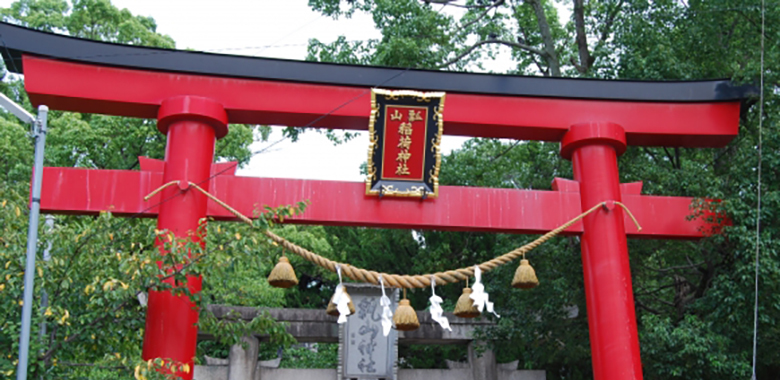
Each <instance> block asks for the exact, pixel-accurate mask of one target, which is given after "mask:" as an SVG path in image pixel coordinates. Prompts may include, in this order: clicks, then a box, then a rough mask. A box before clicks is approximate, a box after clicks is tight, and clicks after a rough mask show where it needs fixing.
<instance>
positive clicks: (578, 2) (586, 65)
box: [572, 0, 591, 74]
mask: <svg viewBox="0 0 780 380" xmlns="http://www.w3.org/2000/svg"><path fill="white" fill-rule="evenodd" d="M574 29H575V31H576V38H575V39H576V42H577V51H578V52H579V55H580V64H579V65H577V64H575V65H574V67H575V68H577V71H579V72H580V73H582V74H585V73H587V72H588V70H589V69H590V64H591V61H590V51H588V35H587V34H586V33H585V0H574ZM572 61H573V59H572ZM572 63H573V62H572Z"/></svg>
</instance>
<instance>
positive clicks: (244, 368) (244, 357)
mask: <svg viewBox="0 0 780 380" xmlns="http://www.w3.org/2000/svg"><path fill="white" fill-rule="evenodd" d="M244 346H245V347H246V348H244ZM259 351H260V341H259V340H257V338H255V337H254V336H245V337H243V338H241V343H239V344H234V345H233V346H231V347H230V356H228V358H229V359H230V362H229V363H228V380H254V379H255V368H257V354H258V352H259Z"/></svg>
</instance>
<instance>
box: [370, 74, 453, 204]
mask: <svg viewBox="0 0 780 380" xmlns="http://www.w3.org/2000/svg"><path fill="white" fill-rule="evenodd" d="M443 112H444V93H443V92H417V91H407V90H399V91H390V90H382V89H372V90H371V117H370V118H369V126H368V130H369V149H368V171H367V172H368V176H367V178H366V194H367V195H376V196H395V197H419V198H429V197H430V198H435V197H437V196H438V195H439V169H440V167H441V148H440V145H441V136H442V131H443V129H444V115H443Z"/></svg>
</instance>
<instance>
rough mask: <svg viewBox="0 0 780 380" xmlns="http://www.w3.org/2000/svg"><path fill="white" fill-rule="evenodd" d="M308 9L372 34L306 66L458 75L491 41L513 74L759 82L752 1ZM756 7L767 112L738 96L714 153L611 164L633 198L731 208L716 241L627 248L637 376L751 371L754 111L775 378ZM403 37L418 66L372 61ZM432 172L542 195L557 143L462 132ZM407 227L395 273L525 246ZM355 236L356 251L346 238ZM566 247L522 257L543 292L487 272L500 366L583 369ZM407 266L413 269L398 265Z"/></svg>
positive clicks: (774, 100)
mask: <svg viewBox="0 0 780 380" xmlns="http://www.w3.org/2000/svg"><path fill="white" fill-rule="evenodd" d="M556 4H557V5H558V6H555V5H556ZM310 5H311V6H312V8H313V9H315V10H319V11H321V12H322V13H323V14H325V15H328V16H332V17H349V16H350V15H352V14H354V13H355V12H367V13H370V14H371V15H372V16H373V17H374V20H375V24H376V26H377V28H378V29H380V31H381V32H382V38H381V39H379V40H371V41H365V42H355V41H352V42H346V40H344V39H340V40H337V41H336V42H334V43H332V44H323V43H321V42H320V41H317V40H314V41H312V43H311V44H310V48H309V59H313V60H322V61H333V62H343V63H362V64H374V65H389V66H398V67H410V68H440V67H447V68H452V69H456V70H464V69H473V68H480V63H484V62H486V61H487V60H489V59H490V58H491V57H492V54H495V52H496V47H497V46H506V47H509V48H510V49H511V52H512V57H513V59H514V61H515V63H516V64H517V66H516V69H515V70H512V71H511V72H512V73H523V74H534V73H536V74H542V75H552V76H580V77H583V76H584V77H598V78H609V79H645V80H681V79H682V80H694V79H703V78H731V79H732V80H733V81H735V82H736V83H737V84H741V83H749V84H753V85H757V84H758V82H759V76H760V70H759V69H760V53H761V50H760V35H761V25H762V22H761V13H760V12H761V9H760V6H759V4H758V3H757V2H744V1H738V0H716V1H707V2H704V1H685V2H680V1H673V0H662V1H623V0H616V1H608V0H604V1H600V0H591V1H585V0H571V1H559V2H552V1H544V0H539V1H535V0H525V1H489V0H488V1H465V2H463V1H457V2H456V1H450V0H440V1H416V2H415V1H405V2H399V3H398V5H395V6H389V5H387V4H386V3H385V2H383V1H381V0H357V1H340V0H311V1H310ZM561 5H562V6H566V7H570V8H569V9H570V10H572V13H571V18H570V19H569V20H561V19H560V18H559V15H560V14H559V13H558V10H559V9H560V6H561ZM766 5H767V7H766V28H767V29H766V42H765V46H766V51H765V59H764V62H765V65H766V70H765V71H764V74H765V78H764V83H765V84H766V87H765V88H764V93H765V95H766V100H765V103H764V107H765V108H764V113H763V114H759V112H758V106H757V104H756V103H757V101H758V99H757V98H750V99H747V100H746V101H745V102H744V104H743V105H742V112H741V126H740V136H739V137H738V138H736V139H735V140H734V141H733V142H732V143H730V144H729V145H728V146H726V147H724V148H720V149H687V148H662V147H630V148H629V149H628V151H627V152H626V153H625V154H624V155H623V156H622V157H621V159H620V162H619V165H620V173H621V180H622V181H623V182H631V181H643V183H644V189H643V192H644V193H646V194H658V195H670V196H675V195H676V196H693V197H703V198H710V199H712V198H715V199H722V200H723V201H722V202H720V203H716V204H713V205H710V206H708V207H715V209H716V212H723V213H725V214H726V215H728V216H729V219H730V223H731V225H730V226H728V227H727V228H725V230H724V231H723V232H724V233H723V234H722V235H718V236H712V237H710V238H708V239H705V240H702V241H698V242H682V241H642V242H636V241H631V242H629V251H630V252H631V257H630V259H631V268H632V273H633V279H632V280H633V286H634V289H635V300H636V305H637V316H638V326H639V332H640V343H641V347H642V355H643V363H644V371H645V377H646V378H687V379H694V378H695V379H704V378H707V379H731V378H738V377H743V378H747V377H748V376H749V375H750V363H751V359H752V327H753V308H752V300H753V295H754V291H753V286H754V283H753V278H754V270H755V266H754V254H755V252H756V250H755V244H756V242H755V239H756V217H757V213H756V205H757V202H758V199H757V193H758V190H759V189H758V187H757V179H756V173H757V169H758V160H757V158H758V154H757V153H758V152H757V150H756V147H757V146H758V143H759V130H758V125H759V120H762V121H763V132H762V133H763V149H762V151H761V154H762V158H763V175H762V178H761V180H762V182H763V185H762V187H761V199H762V203H763V207H762V213H761V226H762V228H761V230H760V232H759V235H758V237H759V238H760V242H761V243H760V248H761V263H762V264H761V268H760V270H759V274H760V276H761V277H760V278H761V280H760V283H759V294H760V300H759V317H760V320H759V335H758V350H757V352H758V360H757V364H758V368H757V376H758V378H759V379H769V378H772V376H773V374H774V373H776V372H777V370H778V368H780V357H778V355H776V354H775V352H776V350H775V349H773V347H775V346H776V345H777V344H778V342H777V339H776V336H777V334H776V333H777V329H776V328H775V326H777V325H778V323H777V321H778V318H780V313H778V309H777V308H776V307H774V306H773V305H777V304H778V301H780V300H778V299H777V297H778V296H777V294H778V292H777V290H778V289H776V288H777V286H778V285H777V284H780V270H778V269H780V268H778V266H777V265H776V261H777V260H775V258H776V256H777V254H778V248H779V247H778V245H777V243H776V242H777V241H778V237H777V236H776V235H777V234H776V232H775V231H777V230H778V228H777V227H780V225H778V222H780V220H778V218H777V215H776V214H777V213H775V212H773V210H775V209H777V206H778V204H777V202H778V198H780V197H779V196H778V194H779V193H778V188H777V186H776V185H775V184H776V183H777V182H778V179H779V178H777V175H778V172H777V171H776V170H774V169H772V168H774V167H775V166H776V165H775V163H777V162H778V161H780V156H778V153H777V152H778V149H777V148H778V146H777V145H778V141H780V139H778V132H777V118H776V117H774V116H773V115H776V114H777V113H778V106H779V104H778V96H777V94H778V93H779V91H778V86H780V80H779V79H778V74H777V73H778V72H780V68H778V67H777V62H780V59H778V58H780V56H778V53H780V48H779V47H778V44H777V43H776V42H777V39H778V36H780V32H778V29H777V25H779V24H778V21H780V20H778V19H780V11H779V10H780V8H778V7H776V6H775V5H776V4H774V3H772V2H769V3H767V4H766ZM415 7H416V8H415ZM410 9H413V10H410ZM434 13H438V14H439V15H440V16H442V15H448V16H450V17H419V16H418V17H417V20H416V22H415V23H408V25H400V24H402V23H387V22H384V21H383V20H396V19H401V17H403V15H406V14H415V15H420V14H434ZM434 30H435V31H442V32H440V33H437V32H431V31H434ZM464 36H467V37H465V38H464ZM415 38H416V39H419V40H420V41H417V42H416V45H414V46H412V45H409V48H412V49H414V48H419V49H420V51H418V53H419V54H420V56H421V59H419V60H412V61H411V62H410V61H408V60H404V59H405V57H407V56H408V54H407V52H406V51H402V52H398V53H397V54H398V55H397V56H395V55H393V56H392V57H390V56H389V55H386V54H383V52H384V51H388V50H390V49H392V47H393V46H397V44H399V43H401V42H400V41H404V39H415ZM442 38H444V39H442ZM395 40H400V41H395ZM442 168H443V169H442V179H441V180H442V183H446V184H453V185H467V186H490V187H508V188H534V189H549V181H550V180H551V179H552V178H554V177H555V176H560V177H565V178H566V177H569V178H570V177H571V168H570V165H569V163H568V162H565V161H563V160H562V159H560V157H559V156H558V153H557V144H550V143H539V142H504V141H491V140H484V139H476V140H472V141H470V142H469V143H467V144H466V145H465V146H464V147H463V149H462V150H460V151H456V152H454V153H453V154H452V155H450V156H449V157H446V159H445V161H444V164H443V165H442ZM703 204H705V202H701V201H697V202H695V203H694V204H693V205H692V217H696V215H697V214H700V210H699V209H698V208H699V207H700V206H701V205H703ZM337 233H338V234H339V235H341V234H344V232H341V231H338V232H337ZM395 234H396V232H390V231H376V232H374V233H372V234H371V235H372V240H373V241H374V242H376V241H379V242H382V241H387V242H388V243H390V242H393V241H396V239H398V238H397V236H394V235H395ZM382 235H384V237H383V238H379V239H377V238H376V236H382ZM417 236H418V239H417V240H418V242H419V245H418V247H419V248H418V249H412V250H409V249H403V250H402V249H399V248H398V247H394V246H393V244H392V243H390V244H388V247H389V249H387V250H385V251H386V256H390V257H394V258H399V257H400V258H402V259H399V260H402V261H401V262H402V263H403V264H401V263H399V265H397V266H395V272H401V273H406V272H430V271H434V270H439V269H449V268H451V267H454V266H462V265H463V264H471V263H475V262H480V261H482V260H485V259H487V258H490V257H493V256H495V255H497V254H500V253H503V252H505V251H506V250H508V249H511V248H514V247H516V246H518V245H521V244H523V243H524V242H526V241H527V239H528V238H523V237H518V236H511V235H485V234H477V233H454V232H429V231H426V232H419V233H418V234H417ZM334 240H335V239H334ZM400 241H403V240H400ZM352 244H355V245H357V246H362V244H361V241H360V240H359V239H358V240H356V241H354V242H353V243H352ZM578 245H579V244H578V239H577V238H574V237H565V238H558V239H554V240H553V241H551V242H548V243H547V244H545V245H544V246H543V247H541V248H540V249H537V250H536V251H534V252H533V253H532V255H531V256H530V259H531V261H532V263H533V264H534V266H535V267H536V269H537V273H538V274H539V276H540V280H541V281H542V286H540V287H539V288H537V289H535V290H533V291H531V292H506V291H504V289H506V287H507V284H506V281H507V280H506V279H507V278H511V272H512V271H513V270H514V268H501V269H499V270H497V271H495V272H491V273H489V274H488V275H487V276H486V279H485V280H486V283H487V287H488V291H491V293H490V294H491V298H495V300H496V304H497V305H498V306H499V307H500V310H499V312H500V314H501V315H502V316H503V318H501V319H500V320H499V321H498V325H497V327H496V328H494V329H488V330H485V331H483V332H482V334H483V335H482V336H483V337H485V338H489V339H492V340H493V344H494V345H495V346H496V348H497V349H498V350H497V352H498V355H499V360H500V361H501V360H512V359H519V360H520V363H521V367H523V368H536V369H545V370H546V371H547V376H548V378H550V379H580V378H584V379H586V378H591V377H592V374H591V365H590V350H589V343H588V333H587V331H588V330H587V326H588V324H587V314H586V305H585V300H584V293H583V283H582V272H581V263H580V257H579V255H580V253H579V247H578ZM365 246H369V245H368V244H366V245H365ZM409 255H411V257H410V256H409ZM376 256H377V258H375V259H372V261H376V262H379V263H381V262H382V258H381V257H382V254H376ZM408 259H411V261H412V262H413V263H414V265H413V266H412V267H411V269H410V266H409V265H408V264H407V263H406V260H408ZM453 264H454V265H453ZM372 267H373V266H372ZM383 269H386V268H383ZM437 291H439V289H437ZM441 292H442V293H443V294H444V295H445V299H448V300H454V299H456V298H457V296H458V295H459V290H457V289H452V290H451V289H442V290H441ZM412 297H413V298H414V297H417V295H412ZM419 298H422V299H420V300H417V302H416V303H417V306H418V307H420V306H422V307H424V305H425V297H424V296H423V297H419ZM413 302H415V300H414V299H413ZM429 355H433V356H435V355H438V354H429Z"/></svg>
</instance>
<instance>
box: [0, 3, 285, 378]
mask: <svg viewBox="0 0 780 380" xmlns="http://www.w3.org/2000/svg"><path fill="white" fill-rule="evenodd" d="M0 15H1V17H2V19H3V21H6V22H12V23H16V24H20V25H24V26H27V27H33V28H36V29H41V30H46V31H51V32H57V33H64V34H69V35H72V36H77V37H82V38H90V39H98V40H103V41H110V42H116V43H125V44H136V45H147V46H156V47H162V48H173V47H174V42H173V40H172V39H171V38H170V37H168V36H165V35H161V34H159V33H157V31H156V27H157V26H156V24H155V22H154V20H153V19H151V18H148V17H139V16H134V15H132V14H131V13H130V12H129V11H128V10H126V9H122V10H120V9H118V8H116V7H115V6H113V5H112V4H111V3H110V1H108V0H75V1H73V2H67V1H58V0H22V1H18V2H15V3H13V4H12V5H11V6H10V7H9V8H6V9H1V10H0ZM0 90H2V91H3V93H4V94H6V95H7V96H9V97H10V98H12V99H13V100H15V101H16V102H18V103H20V104H23V105H24V106H26V107H27V108H28V110H30V111H31V112H32V111H33V110H32V106H31V104H30V102H29V100H28V98H27V96H26V93H25V91H24V88H23V82H22V81H21V80H19V79H18V77H15V76H7V77H6V81H5V82H3V83H2V84H0ZM49 115H50V116H49V134H48V141H47V143H48V144H47V145H48V146H47V150H46V157H45V165H47V166H66V167H67V166H74V167H83V168H97V169H125V170H128V169H138V167H139V162H138V156H148V157H152V158H157V159H162V158H163V154H164V150H165V136H164V135H162V134H160V133H159V132H158V131H157V129H156V123H155V121H154V120H142V119H131V118H122V117H110V116H104V115H90V114H77V113H68V112H57V111H52V112H51V113H50V114H49ZM0 125H1V126H2V128H0V142H1V143H0V155H1V158H0V169H2V171H3V174H2V176H0V205H1V206H2V207H0V226H1V227H0V310H2V312H1V315H0V352H2V353H3V354H2V356H0V374H2V376H0V377H11V376H12V375H13V373H14V372H15V370H16V353H17V352H18V341H19V335H18V334H19V328H20V326H19V323H20V317H21V307H20V305H19V303H20V302H21V292H22V277H23V268H24V252H25V246H26V234H25V233H24V231H26V230H27V220H28V216H27V199H28V191H29V179H30V177H31V166H32V165H31V164H32V141H31V139H30V138H29V135H28V127H27V126H24V125H22V124H20V123H19V121H18V120H16V119H15V118H14V117H13V116H11V115H10V114H6V113H2V114H0ZM265 132H267V131H266V130H264V129H258V128H256V127H252V126H244V125H233V126H231V133H230V134H229V135H228V137H226V138H224V139H222V140H220V141H218V142H217V146H216V154H215V155H216V159H218V160H236V161H238V163H239V165H242V164H245V163H246V162H248V160H249V158H250V157H251V155H252V153H251V151H250V150H249V144H250V143H252V142H253V140H254V138H255V137H257V138H263V137H266V136H267V134H265ZM252 231H253V230H252V229H251V228H250V227H248V226H239V225H231V224H227V223H217V222H214V223H212V228H211V231H210V234H209V235H208V238H207V248H206V249H207V251H208V252H209V254H208V255H204V254H202V252H203V251H201V250H200V249H199V247H190V248H191V249H192V252H196V253H200V254H198V255H194V256H193V257H196V258H197V260H195V259H192V260H190V259H188V258H187V255H186V254H183V253H186V252H187V251H186V250H180V254H179V255H178V256H177V255H168V256H166V260H179V261H180V263H184V265H185V266H184V269H182V270H179V271H173V272H166V271H161V270H160V269H158V267H157V265H156V264H155V262H156V261H157V260H158V259H159V251H158V250H157V248H155V247H154V245H153V240H154V238H155V234H156V231H155V229H154V221H152V220H142V219H138V218H131V219H125V218H121V219H118V218H113V217H111V215H110V214H102V215H100V216H98V217H76V216H59V217H57V219H56V223H55V227H54V229H52V230H51V231H49V230H47V229H42V230H41V234H40V236H41V244H40V246H39V254H40V252H41V251H42V247H45V246H46V245H47V242H51V243H52V248H51V256H52V260H51V261H48V262H44V261H43V260H41V257H40V256H39V257H38V260H37V269H36V270H37V276H36V280H35V281H36V288H35V299H36V304H35V305H34V309H33V326H34V329H33V339H32V342H31V344H32V347H31V351H30V352H31V354H32V358H31V362H30V374H29V375H30V376H33V377H35V376H39V375H42V376H44V377H46V378H91V379H94V378H106V379H108V378H111V379H117V378H132V377H133V375H134V372H135V370H136V367H137V364H139V363H138V361H139V360H140V354H141V352H140V349H141V341H142V339H143V328H144V316H145V309H144V306H143V305H141V303H140V302H139V300H138V299H137V296H138V295H139V294H142V293H144V292H146V291H147V289H149V288H152V289H155V288H156V289H171V286H170V285H168V284H165V283H161V282H160V280H159V279H158V276H163V277H164V278H169V277H172V278H175V279H177V280H182V279H183V275H184V273H190V274H193V273H194V274H202V275H204V277H205V279H206V280H205V282H204V291H203V292H202V293H201V295H200V296H199V297H198V298H197V300H198V301H199V302H200V303H201V305H205V304H209V303H230V304H235V305H251V306H281V305H283V303H284V299H283V295H282V293H281V292H280V291H278V290H276V289H271V288H270V287H269V286H268V284H267V282H264V281H256V279H257V278H258V277H261V276H263V273H264V272H267V270H270V269H268V268H270V267H271V266H272V265H273V263H272V262H270V259H269V258H268V257H267V256H266V255H264V254H261V253H263V252H266V251H269V250H270V245H268V244H267V242H266V241H265V240H262V241H261V240H258V238H257V237H256V236H254V235H253V233H252ZM169 264H172V263H169ZM164 268H166V267H164ZM247 278H251V279H252V281H251V284H252V285H251V286H247V285H246V282H245V281H240V280H238V279H247ZM239 289H240V291H237V290H239ZM43 291H45V292H46V293H47V294H48V295H49V304H48V307H46V308H43V309H41V308H40V307H39V306H40V305H39V300H40V296H41V294H42V292H43ZM173 291H175V292H184V293H186V290H184V289H181V288H179V287H175V288H173ZM201 320H202V325H201V329H202V330H205V331H208V332H211V333H213V334H214V335H216V336H217V337H218V338H219V339H220V341H221V342H223V343H231V342H233V341H236V340H238V339H239V338H240V337H241V336H242V335H244V334H245V333H246V331H247V330H248V329H252V330H254V331H260V332H266V333H269V334H270V335H271V336H272V337H273V338H274V339H275V340H277V341H278V342H279V343H280V344H286V343H289V336H288V335H286V333H284V330H283V329H282V327H281V326H279V325H278V324H276V323H274V321H273V320H272V319H270V317H268V316H261V317H259V318H257V319H256V320H255V321H252V322H250V323H244V324H222V323H220V322H219V321H216V320H213V318H210V317H209V315H207V314H204V315H203V316H202V318H201ZM38 326H45V328H46V333H45V335H43V336H40V337H39V336H38V334H37V331H38V329H37V328H35V327H38ZM154 365H155V366H158V365H171V363H170V362H169V363H167V364H161V363H160V362H158V363H155V364H154ZM138 370H140V371H141V372H140V375H144V373H146V372H148V373H146V374H145V376H151V377H154V376H153V375H154V370H153V369H150V368H149V367H147V365H146V364H145V363H143V365H141V366H140V367H138Z"/></svg>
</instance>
